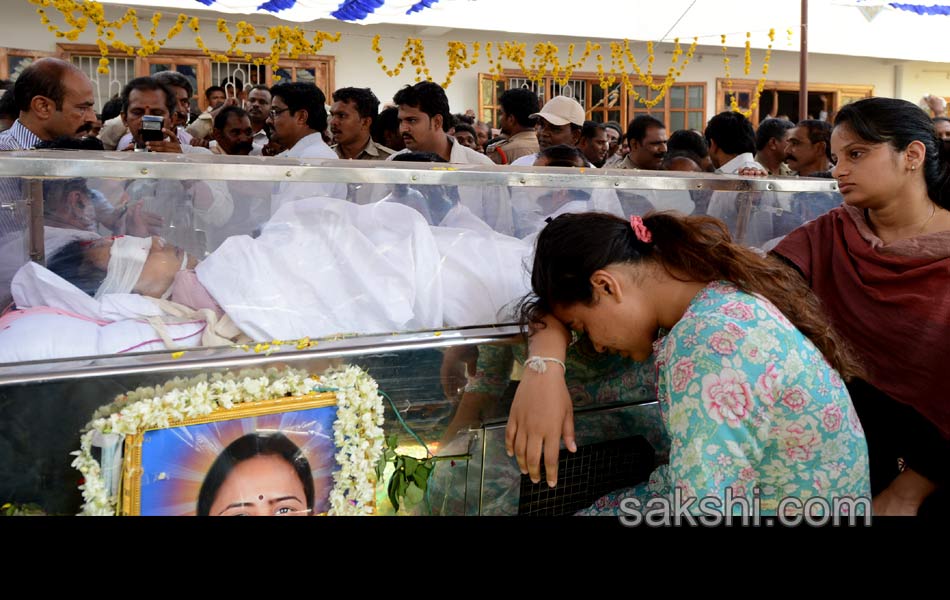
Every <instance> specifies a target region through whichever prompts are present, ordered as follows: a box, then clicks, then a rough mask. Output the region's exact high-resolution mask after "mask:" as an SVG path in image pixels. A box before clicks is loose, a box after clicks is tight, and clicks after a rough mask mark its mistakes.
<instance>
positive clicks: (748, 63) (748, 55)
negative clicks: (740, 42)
mask: <svg viewBox="0 0 950 600" xmlns="http://www.w3.org/2000/svg"><path fill="white" fill-rule="evenodd" d="M787 31H788V35H789V40H791V34H792V30H791V29H788V30H787ZM745 36H746V42H745V69H744V71H743V72H744V73H745V74H746V75H748V74H749V73H750V72H751V68H752V49H751V48H752V44H751V41H750V38H751V36H752V34H751V32H746V34H745ZM721 38H722V64H723V66H724V68H725V71H726V95H727V96H729V97H730V98H729V108H730V109H731V110H732V111H733V112H737V113H740V114H742V115H744V116H746V117H751V116H752V113H754V112H755V109H756V108H758V106H759V97H760V96H761V95H762V90H764V89H765V81H766V79H768V73H769V61H770V60H771V59H772V44H774V43H775V29H769V45H768V48H767V49H766V50H765V59H764V60H763V62H762V76H761V77H760V78H759V81H758V83H757V84H756V86H755V93H754V94H753V97H752V101H751V102H750V103H749V110H743V109H742V108H740V107H739V101H738V100H737V99H736V95H735V94H734V93H733V90H732V75H731V73H730V71H729V56H728V55H727V54H726V51H727V47H726V36H725V34H723V35H722V36H721Z"/></svg>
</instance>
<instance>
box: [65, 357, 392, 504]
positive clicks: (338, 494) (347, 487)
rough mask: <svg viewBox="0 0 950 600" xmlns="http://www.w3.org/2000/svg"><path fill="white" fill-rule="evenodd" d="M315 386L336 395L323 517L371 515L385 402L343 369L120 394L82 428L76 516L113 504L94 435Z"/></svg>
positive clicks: (370, 384)
mask: <svg viewBox="0 0 950 600" xmlns="http://www.w3.org/2000/svg"><path fill="white" fill-rule="evenodd" d="M315 388H316V389H317V391H327V392H335V393H336V397H337V414H336V421H334V423H333V434H334V441H335V443H336V447H337V450H338V451H337V454H336V460H337V463H338V465H339V467H340V468H339V469H338V470H337V471H336V472H334V474H333V482H334V485H333V489H332V490H331V492H330V511H329V514H331V515H362V514H369V513H372V512H373V502H374V498H375V492H376V486H375V483H376V463H377V462H378V461H379V457H380V455H381V454H382V452H383V429H382V425H383V402H382V397H381V396H380V395H379V392H378V386H377V384H376V382H375V381H374V380H373V378H372V377H370V376H369V375H368V374H367V373H366V372H365V371H363V370H362V369H360V368H359V367H354V366H349V367H344V368H342V369H340V370H335V371H329V372H327V373H326V374H325V375H323V376H322V377H318V378H316V379H314V378H312V377H310V376H309V375H308V374H307V373H306V372H305V371H299V370H293V369H290V370H285V371H278V370H277V369H274V368H271V369H268V370H267V371H262V370H260V369H250V370H245V371H241V372H240V373H237V374H232V373H226V374H221V373H215V374H213V375H211V377H210V378H209V377H208V376H207V375H198V376H197V377H193V378H190V379H183V378H180V377H176V378H174V379H172V380H171V381H168V382H166V383H165V384H163V385H159V386H156V387H141V388H138V389H136V390H135V391H132V392H129V393H128V394H123V395H121V396H118V397H117V398H116V400H115V401H114V402H112V403H111V404H108V405H106V406H103V407H102V408H100V409H99V410H97V411H96V412H95V414H93V416H92V419H91V420H90V422H89V423H88V424H87V425H86V426H85V427H84V428H83V434H82V436H81V438H80V448H79V450H77V451H76V452H73V453H72V454H73V455H74V456H76V458H75V460H74V461H73V463H72V466H73V467H74V468H76V469H78V470H79V471H80V473H82V476H83V478H84V479H85V482H84V483H83V484H82V485H80V486H79V489H80V490H81V491H82V496H83V501H84V503H83V505H82V509H81V512H80V514H81V515H103V516H111V515H115V514H116V509H117V506H118V498H116V497H115V496H110V494H109V492H108V491H107V490H106V485H105V482H104V480H103V477H102V472H101V468H100V465H99V462H98V461H97V460H96V459H95V458H93V456H92V443H93V439H94V438H95V437H96V435H97V434H109V433H115V434H119V435H132V434H135V433H136V432H138V431H141V430H143V429H152V428H159V427H169V426H171V425H172V424H173V423H176V422H180V421H182V420H184V419H189V418H193V417H200V416H203V415H208V414H210V413H211V412H213V411H214V410H215V409H218V408H224V409H229V408H232V407H234V406H235V405H236V404H243V403H247V402H257V401H261V400H268V399H271V398H279V397H282V396H286V395H292V396H303V395H306V394H309V393H311V392H313V391H314V389H315Z"/></svg>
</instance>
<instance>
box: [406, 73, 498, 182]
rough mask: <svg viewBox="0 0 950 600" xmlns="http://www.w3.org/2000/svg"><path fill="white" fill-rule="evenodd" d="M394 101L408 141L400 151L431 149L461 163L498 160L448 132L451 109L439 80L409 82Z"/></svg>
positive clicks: (455, 162) (428, 150)
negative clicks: (462, 142)
mask: <svg viewBox="0 0 950 600" xmlns="http://www.w3.org/2000/svg"><path fill="white" fill-rule="evenodd" d="M393 103H395V104H396V106H397V107H398V108H399V133H400V134H401V135H402V139H403V141H404V142H405V143H406V148H405V149H403V150H401V151H400V152H401V153H405V152H410V151H412V152H431V153H433V154H436V155H438V156H441V157H442V158H443V159H444V160H447V161H448V162H450V163H454V164H461V165H493V164H495V163H494V162H492V160H491V159H490V158H488V157H487V156H485V155H484V154H482V153H480V152H476V151H475V150H472V149H471V148H466V147H465V146H463V145H462V144H459V143H457V142H456V141H455V139H454V138H452V136H450V135H449V134H448V133H447V132H448V130H449V126H450V125H451V123H452V113H451V112H449V99H448V97H447V96H446V95H445V90H443V89H442V86H440V85H439V84H437V83H433V82H431V81H422V82H419V83H417V84H415V85H413V86H406V87H404V88H402V89H401V90H399V91H398V92H396V95H395V96H393ZM400 152H397V154H399V153H400Z"/></svg>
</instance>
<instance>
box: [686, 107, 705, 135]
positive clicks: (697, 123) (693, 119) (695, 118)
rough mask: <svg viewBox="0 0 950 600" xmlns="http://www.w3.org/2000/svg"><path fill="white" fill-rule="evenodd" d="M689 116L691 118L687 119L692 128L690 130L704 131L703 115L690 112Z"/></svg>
mask: <svg viewBox="0 0 950 600" xmlns="http://www.w3.org/2000/svg"><path fill="white" fill-rule="evenodd" d="M688 114H689V116H688V117H687V124H688V125H689V128H690V129H696V130H699V131H702V129H703V113H701V112H697V111H692V112H690V113H688Z"/></svg>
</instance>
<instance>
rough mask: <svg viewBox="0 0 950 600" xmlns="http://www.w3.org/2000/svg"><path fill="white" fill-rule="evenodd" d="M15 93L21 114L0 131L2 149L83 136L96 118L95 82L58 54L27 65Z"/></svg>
mask: <svg viewBox="0 0 950 600" xmlns="http://www.w3.org/2000/svg"><path fill="white" fill-rule="evenodd" d="M8 93H10V92H8ZM12 93H13V97H14V101H15V102H16V108H17V109H18V110H19V117H18V118H17V120H16V121H14V122H13V125H12V126H11V127H10V129H7V130H6V131H3V132H0V150H32V149H33V148H35V147H36V145H37V144H39V143H40V142H41V141H50V140H53V139H56V138H58V137H62V136H71V137H77V138H79V137H83V136H84V135H85V134H86V133H88V132H89V130H90V129H91V128H92V124H93V123H94V122H95V120H96V111H95V110H93V106H94V105H95V96H94V94H93V88H92V82H91V81H90V80H89V78H88V77H87V76H86V75H85V73H83V72H82V71H80V70H79V69H78V68H76V67H75V66H74V65H72V64H70V63H68V62H66V61H64V60H60V59H58V58H41V59H39V60H37V61H35V62H34V63H33V64H31V65H30V66H29V67H27V68H26V69H24V70H23V72H22V73H21V74H20V77H19V78H18V79H17V81H16V84H15V85H14V87H13V92H12Z"/></svg>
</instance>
